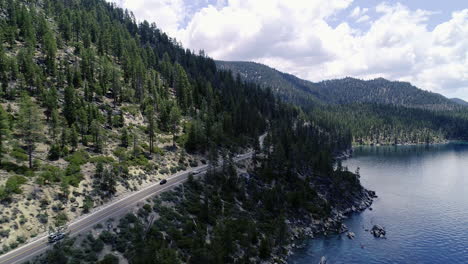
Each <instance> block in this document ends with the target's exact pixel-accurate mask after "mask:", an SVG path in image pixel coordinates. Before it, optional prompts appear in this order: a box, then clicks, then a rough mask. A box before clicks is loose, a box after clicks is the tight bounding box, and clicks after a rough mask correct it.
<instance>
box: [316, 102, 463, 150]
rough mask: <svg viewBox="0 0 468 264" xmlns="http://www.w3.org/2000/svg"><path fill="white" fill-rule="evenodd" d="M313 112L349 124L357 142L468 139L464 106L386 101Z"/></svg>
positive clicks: (318, 109)
mask: <svg viewBox="0 0 468 264" xmlns="http://www.w3.org/2000/svg"><path fill="white" fill-rule="evenodd" d="M311 113H312V115H314V116H315V117H316V118H318V119H322V120H331V122H334V123H337V124H341V125H342V126H343V127H346V128H349V129H350V130H351V133H352V136H353V143H354V144H406V143H412V144H426V143H440V142H444V141H445V140H447V139H467V137H468V134H467V133H466V131H467V129H468V118H467V116H466V111H465V110H458V111H455V110H453V111H430V110H424V109H418V108H409V107H402V106H394V105H383V104H351V105H343V106H329V107H313V108H312V110H311Z"/></svg>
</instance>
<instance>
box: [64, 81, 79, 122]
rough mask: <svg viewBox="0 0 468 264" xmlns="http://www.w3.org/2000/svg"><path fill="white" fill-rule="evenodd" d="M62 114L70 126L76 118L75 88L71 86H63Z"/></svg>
mask: <svg viewBox="0 0 468 264" xmlns="http://www.w3.org/2000/svg"><path fill="white" fill-rule="evenodd" d="M63 115H64V116H65V119H66V120H67V122H68V125H69V126H71V125H72V124H73V123H74V122H75V120H76V106H75V89H74V88H73V87H71V86H67V87H66V88H65V100H64V103H63Z"/></svg>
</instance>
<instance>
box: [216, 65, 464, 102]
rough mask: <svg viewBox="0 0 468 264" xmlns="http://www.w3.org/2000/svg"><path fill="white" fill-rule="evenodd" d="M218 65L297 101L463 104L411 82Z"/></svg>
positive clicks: (266, 67) (251, 66)
mask: <svg viewBox="0 0 468 264" xmlns="http://www.w3.org/2000/svg"><path fill="white" fill-rule="evenodd" d="M216 65H218V67H220V68H222V69H226V70H230V71H232V72H233V74H234V75H237V74H240V76H241V77H242V78H244V79H245V80H248V81H253V82H255V83H258V84H259V85H261V86H264V87H271V88H272V89H273V91H275V92H277V93H278V94H279V95H281V96H283V97H284V98H285V99H287V100H292V101H295V102H302V103H304V102H307V100H309V99H311V98H313V99H314V100H315V101H317V100H319V101H320V102H322V103H326V104H352V103H372V104H391V105H401V106H407V107H418V108H425V109H431V110H453V109H456V108H458V106H459V105H458V104H456V103H455V102H453V101H452V100H450V99H448V98H446V97H444V96H442V95H440V94H437V93H432V92H428V91H424V90H421V89H419V88H417V87H415V86H413V85H411V84H410V83H407V82H398V81H389V80H386V79H383V78H378V79H374V80H367V81H366V80H359V79H356V78H350V77H348V78H344V79H335V80H327V81H322V82H318V83H314V82H310V81H306V80H303V79H300V78H297V77H296V76H294V75H291V74H287V73H283V72H280V71H278V70H275V69H273V68H270V67H268V66H266V65H263V64H259V63H255V62H237V61H233V62H229V61H216ZM309 103H310V101H309Z"/></svg>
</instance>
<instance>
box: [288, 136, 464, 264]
mask: <svg viewBox="0 0 468 264" xmlns="http://www.w3.org/2000/svg"><path fill="white" fill-rule="evenodd" d="M343 164H344V165H346V166H348V168H349V170H351V171H355V170H356V168H357V167H359V168H360V173H361V183H362V184H363V185H364V186H365V187H366V188H367V189H370V190H373V191H376V193H377V195H378V196H379V197H378V198H377V199H375V201H374V203H373V205H372V208H373V210H372V211H371V210H366V211H364V212H362V213H360V214H355V215H353V216H352V217H351V218H350V219H348V220H346V222H345V223H346V225H347V226H348V227H349V229H350V231H353V232H354V233H356V238H355V239H354V240H350V239H348V238H347V237H346V236H345V235H344V234H342V235H334V236H329V237H326V238H318V239H312V240H310V241H308V242H307V246H306V247H305V248H304V249H300V250H298V251H297V252H296V254H295V255H294V256H293V257H292V258H291V259H290V261H289V263H291V264H305V263H318V262H319V261H320V258H321V256H326V258H327V260H328V262H327V263H332V264H333V263H431V264H432V263H468V144H466V143H450V144H443V145H433V146H397V147H395V146H388V147H387V146H385V147H359V148H357V149H356V150H355V152H354V155H353V158H351V159H349V160H347V161H346V162H344V163H343ZM374 224H379V225H382V226H384V227H385V229H386V231H387V239H375V238H374V237H373V236H372V235H371V234H370V233H369V232H366V231H365V229H370V228H371V227H372V226H373V225H374Z"/></svg>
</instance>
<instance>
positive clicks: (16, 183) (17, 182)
mask: <svg viewBox="0 0 468 264" xmlns="http://www.w3.org/2000/svg"><path fill="white" fill-rule="evenodd" d="M26 182H27V180H26V178H25V177H23V176H18V175H14V176H11V177H10V178H8V180H7V182H6V183H5V187H4V188H3V190H4V192H5V193H6V194H7V195H9V194H12V193H21V192H22V191H21V189H20V187H21V185H22V184H24V183H26Z"/></svg>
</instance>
